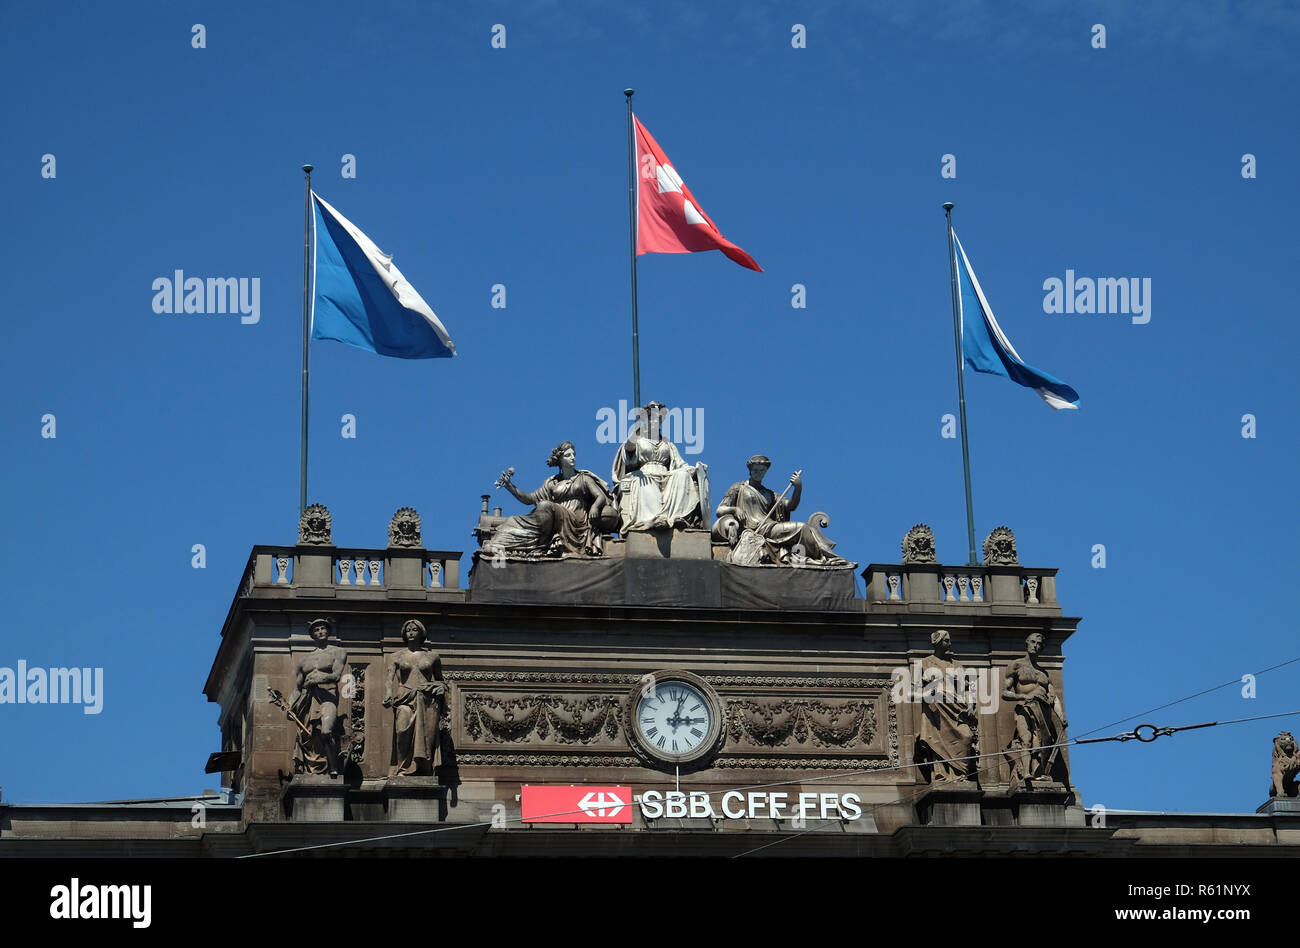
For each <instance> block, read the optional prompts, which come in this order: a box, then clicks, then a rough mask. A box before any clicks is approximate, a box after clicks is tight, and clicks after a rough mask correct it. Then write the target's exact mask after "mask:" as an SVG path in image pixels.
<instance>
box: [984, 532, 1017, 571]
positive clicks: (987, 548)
mask: <svg viewBox="0 0 1300 948" xmlns="http://www.w3.org/2000/svg"><path fill="white" fill-rule="evenodd" d="M984 565H985V566H1019V565H1020V560H1019V559H1017V558H1016V535H1015V534H1014V533H1012V532H1011V528H1010V527H994V528H993V532H992V533H990V534H989V535H988V536H986V537H985V538H984Z"/></svg>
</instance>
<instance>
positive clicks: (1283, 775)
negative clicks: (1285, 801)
mask: <svg viewBox="0 0 1300 948" xmlns="http://www.w3.org/2000/svg"><path fill="white" fill-rule="evenodd" d="M1297 774H1300V749H1297V748H1296V742H1295V738H1294V737H1292V736H1291V732H1290V731H1282V732H1280V733H1279V734H1278V736H1277V737H1275V738H1273V782H1272V783H1271V784H1270V785H1269V788H1268V795H1269V796H1270V797H1294V796H1297V795H1300V789H1298V788H1297V787H1296V775H1297Z"/></svg>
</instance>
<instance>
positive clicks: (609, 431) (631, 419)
mask: <svg viewBox="0 0 1300 948" xmlns="http://www.w3.org/2000/svg"><path fill="white" fill-rule="evenodd" d="M596 422H597V424H596V441H597V443H599V444H623V443H624V442H625V441H627V439H628V436H629V435H630V434H631V433H632V432H633V431H635V430H637V429H638V428H640V430H642V431H646V430H647V429H648V427H649V425H648V424H647V419H646V413H645V409H644V408H630V407H628V403H627V399H623V398H620V399H619V401H618V408H617V409H614V408H610V407H608V406H606V407H604V408H601V409H600V410H598V411H597V412H596ZM659 435H660V437H661V438H664V439H665V440H667V441H672V442H673V443H675V444H680V445H681V446H682V453H684V454H699V453H700V452H701V451H703V450H704V409H703V408H681V407H679V406H674V407H672V408H669V409H667V410H666V411H665V412H664V413H663V415H662V416H661V418H660V422H659Z"/></svg>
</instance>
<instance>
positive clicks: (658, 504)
mask: <svg viewBox="0 0 1300 948" xmlns="http://www.w3.org/2000/svg"><path fill="white" fill-rule="evenodd" d="M665 411H666V410H665V408H664V406H663V405H662V404H660V403H659V402H651V403H650V404H649V405H647V406H646V407H645V412H646V418H647V424H646V425H645V426H644V428H642V427H638V428H636V429H635V430H633V432H632V434H631V435H630V436H629V437H628V439H627V442H626V443H625V444H624V445H623V446H622V447H621V448H620V449H619V451H618V454H617V455H615V456H614V467H613V480H614V483H615V484H616V485H617V487H618V492H619V497H618V503H619V513H620V515H621V516H620V527H619V533H620V534H624V535H626V534H627V532H628V531H629V530H666V529H668V528H670V527H680V526H691V525H694V524H695V523H696V522H697V518H698V517H702V516H703V512H702V511H701V510H700V488H699V485H698V484H697V483H696V476H697V470H696V467H695V466H693V465H690V464H687V463H686V462H685V461H683V460H682V456H681V455H680V454H679V453H678V452H677V446H676V445H674V444H673V443H672V442H671V441H669V440H668V439H666V438H663V437H661V432H660V422H661V421H662V419H663V417H664V414H665Z"/></svg>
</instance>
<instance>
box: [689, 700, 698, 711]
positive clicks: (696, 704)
mask: <svg viewBox="0 0 1300 948" xmlns="http://www.w3.org/2000/svg"><path fill="white" fill-rule="evenodd" d="M699 706H700V704H699V702H698V701H697V702H696V703H695V707H693V708H691V710H692V711H694V710H695V708H698V707H699Z"/></svg>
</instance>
